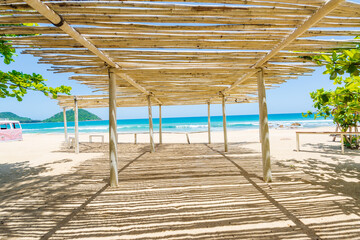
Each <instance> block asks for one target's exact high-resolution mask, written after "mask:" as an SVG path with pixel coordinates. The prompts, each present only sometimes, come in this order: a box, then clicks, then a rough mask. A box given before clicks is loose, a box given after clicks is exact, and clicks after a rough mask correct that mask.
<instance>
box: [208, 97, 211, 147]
mask: <svg viewBox="0 0 360 240" xmlns="http://www.w3.org/2000/svg"><path fill="white" fill-rule="evenodd" d="M208 142H209V144H211V124H210V101H209V102H208Z"/></svg>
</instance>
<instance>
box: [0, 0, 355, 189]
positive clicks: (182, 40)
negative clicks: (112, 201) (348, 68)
mask: <svg viewBox="0 0 360 240" xmlns="http://www.w3.org/2000/svg"><path fill="white" fill-rule="evenodd" d="M0 11H1V15H0V24H5V25H2V26H0V31H1V33H2V34H16V35H23V36H15V37H3V38H2V39H3V40H6V41H11V42H10V44H12V45H13V46H15V47H17V48H20V49H24V51H23V53H27V54H32V55H34V56H36V57H40V62H41V63H46V64H51V65H52V70H53V71H55V72H58V73H73V74H74V75H73V76H72V77H71V79H73V80H77V81H79V82H81V83H83V84H86V85H87V86H89V87H90V88H93V89H94V90H96V91H102V92H105V93H109V95H106V96H100V97H93V96H85V97H83V99H86V98H88V99H87V101H81V100H80V99H81V97H80V98H79V100H78V102H77V104H79V106H80V107H84V108H85V107H105V106H109V108H110V111H109V112H110V159H111V162H112V164H111V176H112V178H111V179H112V180H111V184H112V185H117V170H116V166H115V165H116V160H117V156H116V154H117V153H116V145H115V144H114V141H115V140H116V137H115V135H114V134H115V133H116V106H146V105H148V106H150V105H151V103H152V104H154V105H159V106H162V105H163V106H165V105H187V104H192V105H193V104H209V103H222V104H223V114H224V116H225V101H226V100H227V99H228V100H229V101H231V102H249V101H255V100H256V99H258V101H259V109H260V111H259V112H260V126H261V127H260V132H261V142H262V153H263V169H264V180H265V181H271V171H270V153H269V138H268V124H267V107H266V97H265V89H266V88H267V89H268V88H272V87H276V86H278V85H279V84H281V83H283V82H285V81H287V80H290V79H294V78H298V77H299V76H302V75H307V74H310V73H311V72H312V71H313V70H314V67H315V66H316V65H315V64H314V63H313V62H312V61H309V60H307V59H306V58H303V57H302V56H312V55H315V54H319V53H320V52H327V53H331V52H332V51H333V50H334V49H348V48H354V47H356V45H357V44H359V42H358V41H357V40H354V39H353V37H354V36H356V35H360V31H359V30H360V29H359V27H360V4H357V3H352V2H347V1H344V0H329V1H326V0H194V2H186V1H184V0H174V1H171V2H167V1H162V0H157V1H143V0H141V1H139V0H132V1H118V0H107V1H100V0H90V1H88V0H77V1H67V0H57V1H55V0H47V1H40V0H24V1H20V0H2V1H1V3H0ZM34 22H36V23H39V25H38V26H13V25H11V24H19V23H34ZM6 24H9V25H6ZM28 34H31V35H30V36H29V35H28ZM34 34H36V35H34ZM344 37H347V38H344ZM72 101H73V97H61V98H60V101H59V104H60V106H63V107H64V106H72V105H69V104H73V103H72ZM149 115H151V108H149ZM224 120H226V119H225V118H224ZM224 123H225V124H226V122H225V121H224ZM151 124H152V123H151ZM224 130H226V129H224ZM112 131H115V133H114V132H112ZM224 135H226V131H224ZM224 140H225V142H226V141H227V140H226V136H225V139H224ZM209 142H210V137H209ZM225 151H227V145H226V144H225Z"/></svg>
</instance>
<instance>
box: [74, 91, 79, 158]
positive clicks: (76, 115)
mask: <svg viewBox="0 0 360 240" xmlns="http://www.w3.org/2000/svg"><path fill="white" fill-rule="evenodd" d="M74 103H75V107H74V121H75V153H76V154H78V153H79V152H80V150H79V112H78V99H77V97H76V96H75V97H74Z"/></svg>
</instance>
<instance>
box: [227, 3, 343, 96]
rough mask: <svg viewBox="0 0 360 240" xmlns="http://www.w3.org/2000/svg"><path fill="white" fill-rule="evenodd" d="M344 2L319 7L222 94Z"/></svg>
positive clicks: (242, 80) (250, 75)
mask: <svg viewBox="0 0 360 240" xmlns="http://www.w3.org/2000/svg"><path fill="white" fill-rule="evenodd" d="M344 1H345V0H329V1H328V2H327V3H325V4H324V5H323V6H322V7H320V8H319V9H318V10H317V11H316V12H315V13H314V14H313V15H312V16H311V17H309V18H308V19H307V20H306V21H305V22H304V23H303V24H302V25H301V26H300V27H298V28H297V29H295V30H294V32H292V33H291V34H290V35H289V36H287V37H286V38H285V39H283V40H282V41H281V42H280V43H279V44H278V45H276V46H275V47H274V48H273V49H272V50H271V51H270V52H269V53H268V54H266V55H265V56H263V57H262V58H260V59H259V61H257V62H256V63H255V64H254V65H253V66H252V67H251V68H252V71H249V72H248V73H247V74H245V75H243V76H242V77H241V78H240V79H238V80H237V81H236V82H234V83H233V84H232V85H231V86H230V87H228V88H226V89H224V90H223V93H227V92H229V91H231V90H233V89H234V88H235V87H237V86H238V85H239V84H241V83H243V82H244V81H246V80H247V79H249V78H250V77H252V76H253V75H254V74H255V73H256V68H258V67H261V66H262V65H263V64H264V63H266V62H267V61H269V60H270V59H271V58H272V57H274V56H275V55H276V54H277V53H279V52H280V51H281V50H282V49H284V48H285V47H287V46H288V45H289V44H290V43H291V42H292V41H294V40H295V39H296V38H298V37H299V36H301V35H302V34H303V33H304V32H305V31H307V30H308V29H309V28H311V27H312V26H314V25H315V24H316V23H318V22H319V21H320V20H321V19H322V18H324V17H325V16H326V15H327V14H329V13H330V12H331V11H332V10H334V9H335V8H336V7H337V6H339V5H340V4H341V3H342V2H344Z"/></svg>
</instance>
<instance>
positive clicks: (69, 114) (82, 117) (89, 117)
mask: <svg viewBox="0 0 360 240" xmlns="http://www.w3.org/2000/svg"><path fill="white" fill-rule="evenodd" d="M78 118H79V121H94V120H101V118H99V117H98V116H96V115H95V114H93V113H91V112H88V111H86V110H85V109H79V116H78ZM74 119H75V114H74V110H72V109H71V110H68V111H66V120H67V121H69V122H73V121H74ZM63 121H64V116H63V113H62V112H59V113H57V114H55V115H54V116H52V117H50V118H48V119H45V120H44V121H43V122H63Z"/></svg>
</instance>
